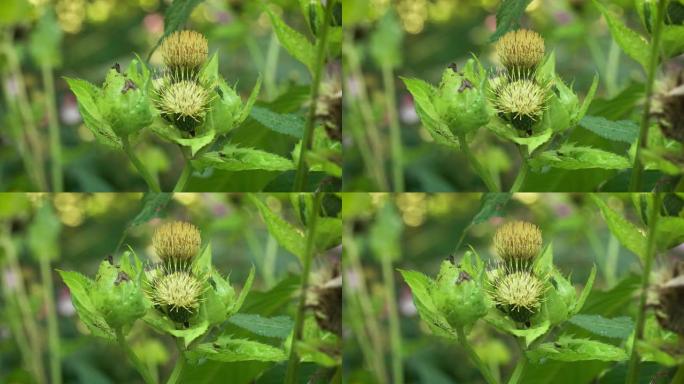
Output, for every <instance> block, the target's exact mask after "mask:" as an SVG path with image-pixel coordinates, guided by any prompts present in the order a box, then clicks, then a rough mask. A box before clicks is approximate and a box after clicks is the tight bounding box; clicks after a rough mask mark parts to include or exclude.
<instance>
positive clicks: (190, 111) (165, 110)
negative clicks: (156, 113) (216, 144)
mask: <svg viewBox="0 0 684 384" xmlns="http://www.w3.org/2000/svg"><path fill="white" fill-rule="evenodd" d="M158 94H159V100H158V102H157V105H158V107H159V109H160V110H161V112H162V115H164V116H165V117H166V118H167V119H168V120H169V121H171V122H172V123H174V124H175V125H176V126H177V127H178V128H180V129H181V130H184V131H192V130H193V129H194V128H195V127H196V126H197V125H199V124H200V123H201V122H202V120H203V119H204V116H205V114H206V111H207V109H208V108H209V104H210V103H211V101H212V97H211V95H210V93H209V92H208V91H207V89H206V88H205V87H203V86H202V85H201V84H198V83H196V82H194V81H191V80H181V81H178V82H175V83H169V84H168V85H162V86H161V88H160V89H159V91H158Z"/></svg>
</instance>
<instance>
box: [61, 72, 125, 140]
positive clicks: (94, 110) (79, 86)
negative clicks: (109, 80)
mask: <svg viewBox="0 0 684 384" xmlns="http://www.w3.org/2000/svg"><path fill="white" fill-rule="evenodd" d="M65 79H66V81H67V83H68V84H69V88H70V89H71V92H73V93H74V95H76V100H77V102H78V110H79V112H80V113H81V117H83V122H84V123H85V125H86V127H88V129H90V131H91V132H92V133H93V135H94V136H95V139H96V140H97V141H98V142H99V143H100V144H104V145H106V146H108V147H112V148H119V149H120V148H122V145H121V138H119V137H118V136H117V135H116V133H114V130H113V129H112V128H111V126H110V124H109V122H107V121H106V120H105V119H104V117H103V116H102V114H101V112H100V109H99V108H98V106H97V100H99V98H100V97H101V93H102V91H101V90H100V89H99V88H97V87H96V86H94V85H92V84H90V83H89V82H87V81H85V80H81V79H70V78H65Z"/></svg>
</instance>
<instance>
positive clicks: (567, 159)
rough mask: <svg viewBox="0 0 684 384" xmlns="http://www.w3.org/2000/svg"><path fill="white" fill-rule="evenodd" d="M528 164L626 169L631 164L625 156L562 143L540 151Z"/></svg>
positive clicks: (566, 167)
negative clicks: (548, 149) (559, 145)
mask: <svg viewBox="0 0 684 384" xmlns="http://www.w3.org/2000/svg"><path fill="white" fill-rule="evenodd" d="M530 165H531V166H532V167H535V168H541V167H544V166H550V167H553V168H561V169H588V168H603V169H627V168H630V167H631V166H632V164H631V163H630V161H629V159H628V158H626V157H623V156H619V155H616V154H614V153H611V152H607V151H603V150H600V149H596V148H591V147H578V146H575V145H574V144H563V145H562V146H561V147H560V148H558V149H555V150H552V151H544V152H541V153H540V154H538V155H537V156H535V157H534V158H533V159H532V160H531V161H530Z"/></svg>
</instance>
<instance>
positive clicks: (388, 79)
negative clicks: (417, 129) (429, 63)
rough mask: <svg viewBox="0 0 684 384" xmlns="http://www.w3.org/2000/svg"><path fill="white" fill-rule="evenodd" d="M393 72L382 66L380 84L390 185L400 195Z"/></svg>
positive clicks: (401, 178) (400, 160) (401, 176)
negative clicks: (386, 126) (389, 156)
mask: <svg viewBox="0 0 684 384" xmlns="http://www.w3.org/2000/svg"><path fill="white" fill-rule="evenodd" d="M393 72H394V71H393V70H392V67H391V66H389V65H383V66H382V82H383V83H384V84H383V85H384V87H385V100H386V102H387V118H388V120H389V128H390V129H389V134H390V145H391V149H392V184H393V186H394V192H398V193H401V192H404V169H403V166H404V161H403V156H402V146H401V128H400V127H399V118H398V117H397V100H396V95H395V93H396V90H395V89H394V74H393Z"/></svg>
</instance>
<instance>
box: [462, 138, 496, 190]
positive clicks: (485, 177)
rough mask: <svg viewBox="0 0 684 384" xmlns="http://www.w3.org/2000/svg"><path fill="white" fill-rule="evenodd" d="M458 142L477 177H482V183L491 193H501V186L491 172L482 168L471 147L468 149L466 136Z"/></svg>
mask: <svg viewBox="0 0 684 384" xmlns="http://www.w3.org/2000/svg"><path fill="white" fill-rule="evenodd" d="M458 142H459V144H460V146H461V150H462V151H463V153H464V154H465V155H466V158H467V159H468V162H470V165H471V166H472V167H473V169H474V170H475V172H476V173H477V175H478V176H480V179H482V181H483V182H484V183H485V185H486V186H487V189H488V190H489V192H501V191H500V189H499V186H498V185H497V184H496V183H495V182H494V180H492V177H491V175H490V174H489V172H487V171H486V170H485V169H484V168H482V165H481V164H480V162H479V161H477V159H476V158H475V155H473V153H472V152H471V151H470V147H468V141H467V140H466V137H465V135H459V136H458Z"/></svg>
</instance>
